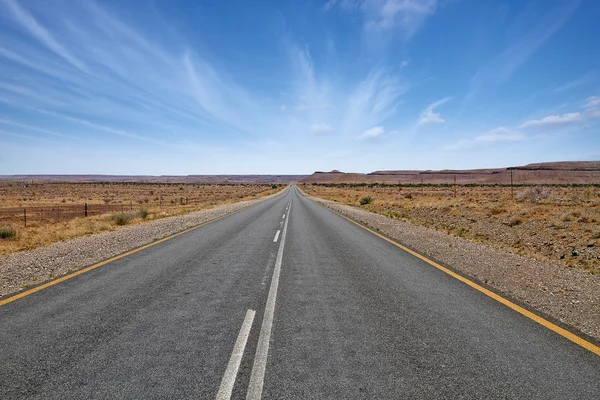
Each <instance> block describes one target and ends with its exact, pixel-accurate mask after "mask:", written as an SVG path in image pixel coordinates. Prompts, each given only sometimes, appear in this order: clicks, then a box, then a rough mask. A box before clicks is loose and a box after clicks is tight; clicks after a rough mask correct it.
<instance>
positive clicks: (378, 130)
mask: <svg viewBox="0 0 600 400" xmlns="http://www.w3.org/2000/svg"><path fill="white" fill-rule="evenodd" d="M384 133H385V130H384V129H383V126H374V127H373V128H371V129H367V130H366V131H364V132H363V133H362V134H361V135H360V136H359V137H358V138H359V139H361V140H369V139H375V138H378V137H380V136H381V135H383V134H384Z"/></svg>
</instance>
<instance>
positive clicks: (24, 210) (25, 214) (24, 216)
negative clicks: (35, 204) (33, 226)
mask: <svg viewBox="0 0 600 400" xmlns="http://www.w3.org/2000/svg"><path fill="white" fill-rule="evenodd" d="M23 223H24V224H25V226H27V209H26V208H24V209H23Z"/></svg>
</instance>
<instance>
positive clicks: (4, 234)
mask: <svg viewBox="0 0 600 400" xmlns="http://www.w3.org/2000/svg"><path fill="white" fill-rule="evenodd" d="M16 236H17V231H15V229H14V228H13V227H12V226H3V227H0V239H14V238H15V237H16Z"/></svg>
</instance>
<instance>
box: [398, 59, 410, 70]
mask: <svg viewBox="0 0 600 400" xmlns="http://www.w3.org/2000/svg"><path fill="white" fill-rule="evenodd" d="M410 61H411V60H410V58H408V59H406V60H404V61H402V62H401V63H400V68H405V67H408V66H409V64H410Z"/></svg>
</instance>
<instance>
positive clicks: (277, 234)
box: [273, 229, 281, 243]
mask: <svg viewBox="0 0 600 400" xmlns="http://www.w3.org/2000/svg"><path fill="white" fill-rule="evenodd" d="M280 233H281V231H280V230H279V229H277V232H276V233H275V238H274V239H273V243H277V239H279V234H280Z"/></svg>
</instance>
